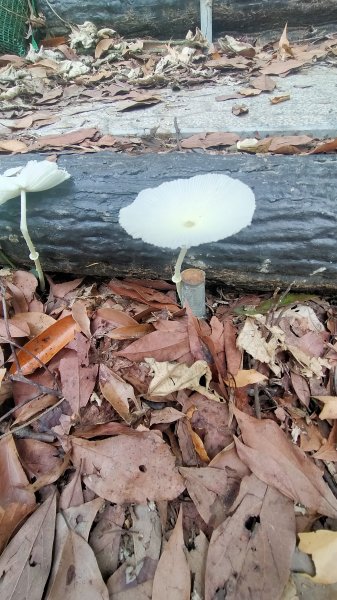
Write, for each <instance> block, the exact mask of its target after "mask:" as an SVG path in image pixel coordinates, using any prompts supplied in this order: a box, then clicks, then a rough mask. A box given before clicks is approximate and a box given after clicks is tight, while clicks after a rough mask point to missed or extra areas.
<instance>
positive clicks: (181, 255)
mask: <svg viewBox="0 0 337 600" xmlns="http://www.w3.org/2000/svg"><path fill="white" fill-rule="evenodd" d="M187 250H188V247H187V246H182V248H181V249H180V252H179V256H178V258H177V262H176V264H175V267H174V274H173V277H172V281H173V283H175V284H176V287H177V294H178V296H179V300H181V265H182V264H183V261H184V258H185V256H186V252H187Z"/></svg>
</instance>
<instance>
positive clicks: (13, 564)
mask: <svg viewBox="0 0 337 600" xmlns="http://www.w3.org/2000/svg"><path fill="white" fill-rule="evenodd" d="M55 516H56V494H55V493H52V494H51V495H50V497H49V498H48V499H47V500H45V502H44V503H43V504H42V505H41V506H40V507H39V508H38V509H37V510H36V511H35V513H34V514H33V515H32V516H31V517H30V518H29V519H28V520H27V521H26V522H25V524H24V525H23V526H22V527H21V529H20V530H19V531H18V533H17V534H16V536H15V537H14V538H13V539H12V540H11V542H10V543H9V544H8V546H7V548H6V549H5V550H4V552H3V554H2V555H1V557H0V572H1V600H17V599H19V598H29V599H30V600H33V599H35V598H36V599H37V598H42V596H43V591H44V588H45V585H46V581H47V578H48V575H49V570H50V566H51V562H52V550H53V542H54V528H55Z"/></svg>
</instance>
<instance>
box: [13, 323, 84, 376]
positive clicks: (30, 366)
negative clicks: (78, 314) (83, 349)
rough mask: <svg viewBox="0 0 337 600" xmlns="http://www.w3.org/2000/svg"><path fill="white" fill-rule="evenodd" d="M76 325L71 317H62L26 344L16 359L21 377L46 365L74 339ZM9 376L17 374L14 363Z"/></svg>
mask: <svg viewBox="0 0 337 600" xmlns="http://www.w3.org/2000/svg"><path fill="white" fill-rule="evenodd" d="M77 330H78V325H77V323H76V321H74V319H73V318H72V316H70V315H69V316H68V317H64V318H63V319H59V320H58V321H56V322H55V323H53V324H52V325H51V326H50V327H48V328H47V329H45V330H44V331H43V332H42V333H40V334H39V335H38V336H36V337H35V338H33V339H32V340H30V341H29V342H27V344H25V345H24V346H23V348H22V349H21V350H19V352H18V354H17V357H18V361H19V365H20V369H21V372H22V373H23V375H30V374H31V373H34V371H35V370H36V369H38V368H40V367H41V363H42V364H47V363H48V362H49V361H50V360H51V359H52V358H53V357H54V356H55V355H56V354H57V353H58V352H59V351H60V350H62V348H64V346H66V345H67V344H69V342H71V340H73V339H74V337H75V331H77ZM9 372H10V374H11V375H14V374H15V373H16V372H17V366H16V363H13V365H12V366H11V368H10V371H9Z"/></svg>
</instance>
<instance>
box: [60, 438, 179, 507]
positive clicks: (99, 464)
mask: <svg viewBox="0 0 337 600" xmlns="http://www.w3.org/2000/svg"><path fill="white" fill-rule="evenodd" d="M71 445H72V450H73V454H72V457H73V462H74V464H75V466H77V465H80V463H81V461H82V467H81V468H82V470H83V473H85V476H84V477H83V481H84V483H85V485H86V486H87V487H88V488H89V489H91V490H93V491H94V492H95V493H96V494H97V495H98V496H100V497H102V498H105V499H106V500H110V502H115V503H120V504H124V503H126V502H136V503H138V504H142V503H146V502H147V501H148V500H155V501H159V500H172V499H173V498H176V497H177V496H178V495H179V494H180V493H181V492H182V491H183V489H184V484H183V480H182V478H181V476H180V475H179V473H178V471H177V469H176V467H175V459H174V456H173V455H172V454H171V451H170V449H169V447H168V446H167V444H165V443H164V441H163V440H162V439H161V438H160V437H158V435H157V434H156V433H153V432H144V433H142V434H139V435H138V436H137V440H136V442H135V439H132V437H130V436H128V435H118V436H117V437H114V438H109V439H106V440H100V441H96V442H87V441H86V440H82V439H79V438H74V437H73V438H71Z"/></svg>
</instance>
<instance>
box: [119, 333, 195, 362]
mask: <svg viewBox="0 0 337 600" xmlns="http://www.w3.org/2000/svg"><path fill="white" fill-rule="evenodd" d="M189 351H190V345H189V340H188V336H187V333H170V332H162V331H153V332H152V333H149V334H148V335H146V336H144V337H143V338H141V339H140V340H136V341H135V342H133V343H132V344H130V345H129V346H127V347H126V348H125V349H124V350H120V351H119V352H117V354H119V355H120V356H126V358H128V359H130V360H135V361H141V360H144V358H154V359H155V360H157V361H165V360H169V361H175V360H178V359H179V358H181V357H182V356H184V355H185V354H188V353H189Z"/></svg>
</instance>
